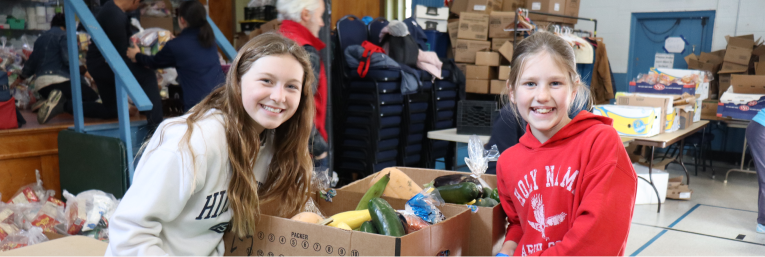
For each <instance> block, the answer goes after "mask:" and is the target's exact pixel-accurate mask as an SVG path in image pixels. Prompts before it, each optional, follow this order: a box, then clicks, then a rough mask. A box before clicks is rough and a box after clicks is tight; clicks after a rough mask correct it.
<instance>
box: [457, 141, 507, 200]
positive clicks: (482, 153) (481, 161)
mask: <svg viewBox="0 0 765 257" xmlns="http://www.w3.org/2000/svg"><path fill="white" fill-rule="evenodd" d="M498 157H499V150H497V145H493V146H491V150H485V149H484V148H483V142H481V139H480V138H479V137H478V136H476V135H472V136H470V139H469V140H468V157H465V164H467V166H468V168H470V172H471V173H472V175H471V176H472V177H474V178H476V179H478V181H480V182H481V186H482V187H484V188H489V189H491V187H489V184H488V183H486V181H484V180H483V179H481V175H483V174H485V173H486V170H487V169H488V168H489V160H496V159H497V158H498Z"/></svg>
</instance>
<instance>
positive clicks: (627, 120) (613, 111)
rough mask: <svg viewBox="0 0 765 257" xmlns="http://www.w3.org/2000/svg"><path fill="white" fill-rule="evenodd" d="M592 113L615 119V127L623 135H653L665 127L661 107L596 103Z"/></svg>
mask: <svg viewBox="0 0 765 257" xmlns="http://www.w3.org/2000/svg"><path fill="white" fill-rule="evenodd" d="M592 113H593V114H595V115H600V116H605V117H609V118H611V119H613V120H614V123H613V126H614V129H616V132H618V133H619V135H621V136H631V137H652V136H655V135H658V134H659V133H660V132H661V129H662V127H663V126H662V123H661V116H664V115H661V113H662V110H661V107H643V106H625V105H596V106H594V108H593V111H592Z"/></svg>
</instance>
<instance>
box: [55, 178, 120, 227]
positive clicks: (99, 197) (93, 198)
mask: <svg viewBox="0 0 765 257" xmlns="http://www.w3.org/2000/svg"><path fill="white" fill-rule="evenodd" d="M64 198H66V200H67V203H68V204H67V206H66V209H65V211H64V220H65V222H66V224H67V233H68V234H70V235H82V234H83V233H86V232H89V231H96V233H97V234H96V235H94V237H96V236H98V237H96V239H101V238H106V237H105V236H101V233H102V232H101V231H105V229H107V228H108V226H109V219H110V218H111V216H112V214H114V211H115V210H116V209H117V205H118V204H119V202H118V201H117V199H116V198H114V195H112V194H109V193H104V192H103V191H100V190H88V191H84V192H82V193H80V194H78V195H77V196H74V195H72V194H71V193H69V192H68V191H66V190H64ZM103 233H106V232H103ZM91 235H92V234H91Z"/></svg>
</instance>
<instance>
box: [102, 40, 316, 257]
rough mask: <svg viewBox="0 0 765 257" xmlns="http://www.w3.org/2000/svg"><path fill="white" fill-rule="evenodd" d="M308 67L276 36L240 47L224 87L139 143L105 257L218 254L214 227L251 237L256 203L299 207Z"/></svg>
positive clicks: (306, 162) (301, 54) (309, 111)
mask: <svg viewBox="0 0 765 257" xmlns="http://www.w3.org/2000/svg"><path fill="white" fill-rule="evenodd" d="M310 65H311V64H310V61H309V57H308V54H307V53H306V52H305V50H303V48H302V47H301V46H300V45H297V44H295V42H293V41H292V40H289V39H286V38H284V37H282V36H281V35H278V34H271V33H268V34H263V35H260V36H258V37H256V38H254V39H252V40H250V41H249V42H248V43H247V44H246V45H245V46H244V47H242V49H241V50H240V51H239V53H238V54H237V56H236V59H234V62H233V63H232V65H231V70H230V71H229V73H228V76H227V79H226V84H224V85H222V86H220V87H218V88H217V89H215V90H214V91H213V92H212V93H211V94H210V95H208V96H207V97H206V98H205V99H204V100H202V102H200V103H199V104H197V105H196V106H194V107H193V108H191V110H189V112H188V113H187V114H186V115H184V116H181V117H178V118H173V119H168V120H166V121H165V122H163V123H162V124H161V125H160V126H159V128H158V129H157V132H156V134H155V135H154V136H153V137H152V138H151V140H150V141H149V142H147V143H146V144H145V145H144V147H145V151H144V152H145V153H144V154H143V157H142V158H141V160H140V162H139V163H138V166H137V168H136V172H135V176H134V178H133V182H132V185H131V187H130V189H129V190H128V191H127V193H126V194H125V197H124V198H123V199H122V202H121V203H120V205H119V207H118V208H117V211H116V212H115V214H114V216H113V217H112V219H111V220H110V224H109V240H110V242H109V247H108V249H107V252H106V255H166V254H169V255H191V256H202V255H223V253H224V246H223V241H222V237H223V232H224V231H226V230H227V229H228V228H229V227H230V229H231V231H232V232H234V233H237V234H238V235H239V236H242V237H243V236H244V235H245V234H250V235H252V234H254V233H253V232H254V231H255V225H256V223H257V219H258V218H259V216H260V205H261V204H264V203H267V202H270V201H274V200H278V202H279V204H278V205H277V206H279V208H280V209H279V214H280V215H281V216H292V215H294V214H297V213H298V212H300V211H301V210H302V208H303V206H304V204H305V202H306V200H307V199H308V190H309V187H310V181H311V170H312V162H311V157H310V156H309V154H308V139H309V136H310V134H311V127H312V122H313V120H312V119H313V116H314V107H313V106H314V104H313V92H311V91H312V88H311V86H310V85H311V84H312V81H313V80H314V75H313V72H312V70H311V66H310Z"/></svg>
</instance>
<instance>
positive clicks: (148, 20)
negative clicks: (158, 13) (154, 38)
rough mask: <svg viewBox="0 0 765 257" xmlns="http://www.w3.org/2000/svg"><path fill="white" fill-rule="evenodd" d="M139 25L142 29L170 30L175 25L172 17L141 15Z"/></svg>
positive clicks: (172, 29)
mask: <svg viewBox="0 0 765 257" xmlns="http://www.w3.org/2000/svg"><path fill="white" fill-rule="evenodd" d="M141 27H143V28H144V29H149V28H161V29H165V30H169V31H171V32H172V31H174V30H175V25H173V17H151V16H142V17H141Z"/></svg>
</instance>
